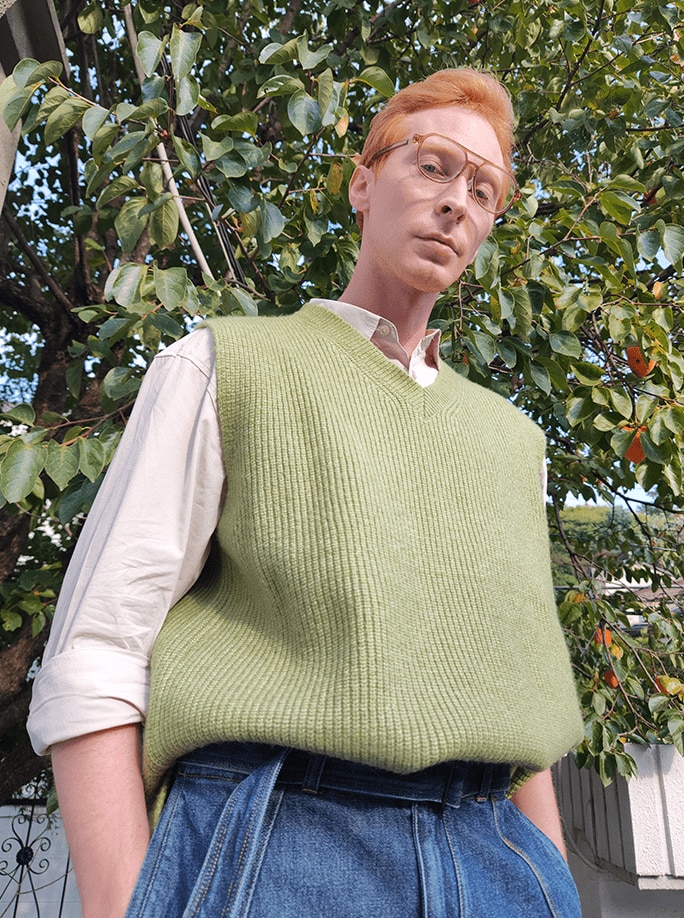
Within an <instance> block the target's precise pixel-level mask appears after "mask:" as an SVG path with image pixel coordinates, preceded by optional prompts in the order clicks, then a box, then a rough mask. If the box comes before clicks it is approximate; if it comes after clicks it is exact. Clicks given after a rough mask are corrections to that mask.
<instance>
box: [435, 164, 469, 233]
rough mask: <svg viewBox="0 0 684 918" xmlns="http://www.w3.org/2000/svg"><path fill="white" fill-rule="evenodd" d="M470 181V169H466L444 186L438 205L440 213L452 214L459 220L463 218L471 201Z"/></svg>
mask: <svg viewBox="0 0 684 918" xmlns="http://www.w3.org/2000/svg"><path fill="white" fill-rule="evenodd" d="M470 181H471V180H470V176H469V175H468V170H467V169H464V170H463V172H461V174H460V175H459V176H458V177H457V178H455V179H454V180H453V181H451V182H448V183H447V184H445V185H444V186H443V190H442V193H441V194H440V196H439V198H438V205H437V206H438V210H439V213H440V214H445V215H446V214H451V215H452V217H453V218H455V219H456V220H459V221H460V220H462V219H463V217H464V216H465V215H466V213H467V211H468V205H469V203H470V202H469V200H468V199H469V197H470V191H469V188H470Z"/></svg>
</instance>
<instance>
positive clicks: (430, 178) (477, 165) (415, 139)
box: [365, 131, 522, 217]
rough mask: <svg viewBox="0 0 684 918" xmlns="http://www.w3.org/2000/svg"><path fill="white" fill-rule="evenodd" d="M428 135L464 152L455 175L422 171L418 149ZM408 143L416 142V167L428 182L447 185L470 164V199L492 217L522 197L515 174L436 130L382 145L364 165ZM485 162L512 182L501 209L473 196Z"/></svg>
mask: <svg viewBox="0 0 684 918" xmlns="http://www.w3.org/2000/svg"><path fill="white" fill-rule="evenodd" d="M428 137H441V138H443V139H444V140H448V141H449V143H453V144H454V145H455V146H457V147H458V148H459V149H460V150H462V151H463V152H464V153H465V164H464V166H463V168H462V169H461V171H460V172H459V173H457V174H456V175H453V176H452V177H451V178H447V179H441V178H437V177H433V176H430V175H428V174H427V173H426V172H424V171H423V170H422V169H421V168H420V162H419V157H420V150H421V147H422V145H423V142H424V141H425V140H427V138H428ZM410 143H417V144H418V147H417V149H416V167H417V168H418V171H419V172H420V174H421V175H422V176H423V177H424V178H426V179H427V180H428V181H429V182H435V183H437V184H438V185H448V184H449V182H455V181H456V179H457V178H460V176H461V175H463V173H464V172H465V170H466V169H467V168H468V166H469V165H470V166H472V172H471V176H470V184H469V187H468V191H469V193H470V195H471V197H472V199H473V200H474V201H475V203H476V204H477V206H478V207H480V208H481V209H482V210H484V212H485V213H487V214H492V215H493V216H494V217H501V216H503V214H505V213H507V212H508V211H509V210H510V209H511V207H513V205H514V204H515V203H516V202H517V201H519V200H520V198H521V197H522V195H521V193H520V189H519V188H518V183H517V182H516V180H515V176H514V175H513V173H512V172H508V171H507V170H506V169H503V168H502V167H501V166H497V165H496V163H493V162H490V160H488V159H485V158H484V157H482V156H479V155H478V154H477V153H475V152H474V151H473V150H469V149H468V147H464V146H463V144H462V143H459V142H458V141H457V140H454V139H453V137H447V136H446V134H439V133H438V132H437V131H431V132H430V133H429V134H413V135H412V136H411V137H407V138H406V139H405V140H399V141H397V143H392V144H390V145H389V146H388V147H383V148H382V150H378V151H377V153H374V154H373V155H372V156H371V158H370V159H369V160H368V162H367V163H365V165H366V166H368V167H370V166H372V165H373V163H374V162H375V160H376V159H378V157H380V156H384V155H385V154H386V153H391V152H392V150H398V149H399V148H400V147H407V146H408V145H409V144H410ZM470 156H475V157H477V158H478V159H480V160H482V162H480V163H476V162H474V161H473V160H472V159H470V158H469V157H470ZM485 163H486V164H487V165H488V166H493V167H494V168H495V169H498V170H499V171H500V172H503V173H504V175H505V176H507V178H509V179H510V180H511V182H512V184H513V197H512V198H511V200H510V201H509V202H508V204H507V205H506V207H504V208H503V210H487V208H486V207H485V206H484V205H483V204H482V203H481V202H480V201H479V200H478V199H477V198H476V197H475V195H474V194H473V192H472V189H473V180H474V178H475V176H476V175H477V170H478V169H479V168H480V166H482V165H484V164H485Z"/></svg>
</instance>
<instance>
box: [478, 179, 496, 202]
mask: <svg viewBox="0 0 684 918" xmlns="http://www.w3.org/2000/svg"><path fill="white" fill-rule="evenodd" d="M473 193H474V195H475V197H476V198H477V199H478V201H481V202H482V203H483V204H492V203H494V201H496V200H497V198H498V194H497V191H496V188H494V186H493V185H489V184H488V183H486V182H478V183H477V184H476V185H475V188H474V189H473Z"/></svg>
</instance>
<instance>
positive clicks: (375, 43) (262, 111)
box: [0, 0, 684, 797]
mask: <svg viewBox="0 0 684 918" xmlns="http://www.w3.org/2000/svg"><path fill="white" fill-rule="evenodd" d="M683 7H684V4H683V3H682V2H681V0H673V2H658V0H636V2H634V0H630V2H629V3H628V2H626V0H561V2H558V0H540V2H537V3H536V4H535V5H534V7H533V9H532V10H531V9H530V6H529V4H525V3H523V2H522V0H503V2H495V0H483V2H478V0H419V2H412V3H408V2H401V0H394V2H388V3H382V2H375V0H374V2H366V0H364V2H360V3H359V2H355V0H328V2H327V3H326V4H324V5H321V4H319V3H317V2H312V0H290V2H289V3H285V2H282V3H279V2H275V0H251V2H247V3H238V2H235V0H220V2H218V0H207V2H206V3H204V5H202V6H199V5H195V4H193V3H190V4H188V5H186V6H183V5H182V4H175V3H162V2H161V0H140V2H138V3H136V4H135V5H132V6H124V7H121V6H119V5H118V4H117V3H116V2H115V0H108V2H107V3H105V2H103V0H89V2H87V3H85V4H84V3H82V2H74V0H72V2H70V3H69V4H66V5H63V7H62V18H61V22H62V27H63V31H64V35H65V40H66V43H67V47H68V48H69V49H70V51H71V62H72V65H71V75H70V77H69V78H68V79H67V78H66V77H65V76H64V75H63V74H61V72H60V68H59V67H58V66H57V65H52V64H45V65H38V64H37V63H36V62H35V61H33V62H32V61H23V62H21V63H20V64H19V65H18V66H17V68H16V69H15V71H14V74H13V76H12V77H10V78H8V79H7V80H5V82H4V83H3V84H2V86H0V106H1V107H2V109H3V111H4V117H5V119H6V120H7V121H8V123H9V124H10V125H13V124H15V123H17V122H18V120H19V119H23V132H24V147H23V154H22V159H21V160H20V162H19V165H18V167H17V172H16V179H15V181H14V184H13V186H12V189H11V193H10V194H9V195H8V198H7V201H6V204H5V207H4V210H3V215H2V221H1V222H0V265H1V266H2V271H1V274H2V277H1V278H0V309H2V314H3V316H4V320H5V321H4V327H5V331H4V341H3V350H4V354H5V366H6V370H5V375H4V378H3V381H2V386H3V396H2V397H3V401H4V405H3V409H4V414H3V415H2V422H1V423H2V425H3V426H2V434H1V435H0V456H1V457H2V465H1V466H0V492H1V494H2V502H3V506H2V509H1V510H0V538H1V539H2V565H1V568H0V578H1V579H2V598H3V606H2V613H1V616H2V617H1V622H2V631H1V632H0V635H1V637H0V640H1V641H2V645H0V646H2V647H3V648H4V649H3V650H2V655H3V659H2V672H3V684H2V687H1V689H0V692H2V693H4V694H3V695H2V697H3V698H4V699H5V700H8V701H9V707H3V708H2V710H3V711H7V712H8V713H6V714H3V716H2V718H0V733H1V734H2V735H3V739H2V746H1V747H0V748H1V749H2V750H3V753H2V754H3V755H4V760H3V761H2V763H0V797H2V796H3V795H6V793H7V791H8V790H9V789H10V788H11V787H12V785H13V784H14V785H16V784H20V783H22V781H24V780H26V778H27V777H29V776H30V773H31V772H32V771H35V769H36V768H38V767H40V765H41V763H39V762H38V763H37V762H36V761H35V760H34V759H32V758H31V756H30V754H29V753H28V752H27V745H26V741H25V739H24V738H23V732H22V726H21V725H22V721H23V717H24V715H25V710H26V699H27V696H28V691H29V686H28V683H27V672H28V671H29V670H30V669H31V667H32V665H33V663H34V661H35V660H36V659H37V657H38V656H39V654H40V649H41V646H42V644H43V642H44V640H45V636H46V633H47V630H48V628H49V621H50V616H51V613H52V609H53V605H54V599H55V595H56V593H57V591H58V589H59V583H60V577H61V572H62V570H63V568H64V564H65V561H66V559H67V558H68V554H69V550H70V547H71V545H72V544H73V540H74V538H75V537H76V535H77V533H78V530H79V527H80V524H81V522H82V519H83V515H84V514H85V513H86V512H87V510H88V508H89V506H90V504H91V502H92V500H93V497H94V495H95V493H96V491H97V486H98V484H99V482H100V480H101V477H102V474H103V472H104V470H105V468H106V466H107V464H108V462H109V461H110V459H111V456H112V453H113V451H114V449H115V447H116V443H117V441H118V438H119V436H120V433H121V430H122V427H123V425H124V424H125V422H126V418H127V415H128V413H129V411H130V407H131V405H132V402H133V400H134V398H135V393H136V391H137V389H138V386H139V384H140V379H141V376H142V375H143V372H144V369H145V367H146V366H147V365H148V364H149V362H150V360H151V359H152V357H153V356H154V354H155V353H156V352H157V351H158V349H159V348H160V347H162V346H164V345H166V344H168V343H169V342H171V341H173V340H176V339H177V338H179V337H180V336H181V335H183V334H184V333H185V332H186V331H187V330H188V328H189V327H190V326H191V325H192V324H194V323H195V322H196V321H197V319H198V318H199V317H201V316H205V315H212V314H223V313H231V312H244V313H247V314H253V313H255V312H257V311H259V312H262V313H273V312H287V311H292V310H294V309H296V308H297V307H298V306H299V305H300V304H301V303H302V302H303V301H305V300H306V299H308V298H309V297H311V296H316V295H319V296H320V295H323V296H325V295H332V296H334V295H335V293H336V292H337V291H339V290H341V289H343V287H344V285H345V283H346V281H347V279H348V278H349V276H350V272H351V270H352V267H353V263H354V257H355V254H356V251H357V247H358V239H359V235H358V230H357V229H356V227H355V225H354V223H353V221H352V218H351V216H350V214H349V208H348V205H347V203H346V187H347V183H348V180H349V177H350V175H351V172H352V170H353V159H352V157H353V154H354V153H356V152H358V151H359V150H360V148H361V145H362V142H363V137H364V136H365V132H366V129H367V126H368V122H369V120H370V118H371V116H372V115H373V113H374V112H375V110H376V109H377V107H378V105H379V104H380V103H381V102H382V100H383V99H384V98H385V97H386V96H389V95H391V94H392V93H393V92H394V91H395V90H396V89H397V88H398V87H400V86H403V85H405V84H406V83H407V82H410V81H411V80H414V79H419V78H421V77H422V76H423V75H424V74H425V73H427V72H430V71H433V70H436V69H439V68H441V67H445V66H459V65H464V64H467V65H472V66H476V67H482V68H486V69H489V70H491V71H493V72H494V73H495V74H497V75H498V76H500V77H501V78H502V79H503V81H504V82H505V84H506V85H507V87H508V88H509V89H510V91H511V94H512V96H513V98H514V103H515V108H516V112H517V116H518V118H519V128H518V138H519V141H518V149H517V153H516V166H515V167H516V174H517V178H518V182H519V184H520V186H521V189H522V192H523V194H522V199H521V201H520V202H519V203H518V204H517V205H516V206H515V207H514V209H513V210H512V211H511V212H510V213H509V214H508V215H507V216H506V217H505V218H504V219H502V220H500V221H498V223H497V225H496V227H495V230H494V233H493V235H492V237H491V239H490V240H489V241H487V242H486V243H485V244H484V245H483V247H482V249H481V250H480V253H479V254H478V257H477V259H476V262H475V264H474V266H473V268H472V270H471V271H469V272H468V274H467V275H465V276H464V277H463V278H462V279H461V281H460V282H459V284H458V285H457V286H456V287H455V288H454V289H452V290H450V291H448V293H447V294H445V295H444V296H443V297H442V298H441V299H440V301H439V302H438V304H437V307H436V309H435V313H434V316H433V321H434V324H435V325H436V326H437V327H438V328H440V329H441V331H442V336H443V337H442V353H443V357H444V359H445V360H446V361H447V362H449V363H450V364H451V365H452V366H453V367H454V368H455V369H456V370H457V371H458V372H459V373H462V374H464V375H468V376H470V377H471V378H472V379H474V380H475V381H477V382H478V383H480V384H482V385H484V386H491V387H493V388H495V389H497V390H498V391H500V392H502V393H503V394H505V395H507V396H508V397H510V398H511V399H512V400H513V401H515V403H516V404H517V405H519V406H520V407H521V408H522V409H523V410H524V411H527V412H528V413H529V414H530V415H531V416H533V417H534V418H535V419H537V420H538V421H539V423H540V424H541V425H542V426H543V427H544V429H545V430H546V431H547V433H548V437H549V458H550V485H549V493H550V504H549V511H550V519H551V523H552V534H553V536H554V538H555V539H556V540H558V541H560V542H562V543H563V545H564V547H565V549H566V550H568V551H569V557H570V558H571V559H573V560H572V567H573V573H574V579H575V582H574V583H571V584H567V583H566V584H565V586H564V587H563V589H562V590H561V595H560V597H559V598H560V600H561V603H560V609H561V614H562V616H563V621H564V624H565V626H566V628H567V630H568V640H569V642H570V644H571V648H572V650H573V659H574V661H575V665H576V667H577V672H578V679H579V684H580V690H581V693H582V697H583V701H584V704H585V710H586V714H587V724H588V728H587V741H586V743H585V745H584V747H583V749H582V750H580V756H581V758H582V760H583V761H584V762H585V764H594V765H596V767H597V768H598V769H599V770H600V771H601V773H602V775H603V777H604V778H605V779H606V780H609V779H610V777H611V776H612V775H613V774H614V773H615V770H616V768H619V769H620V770H621V771H623V772H625V771H627V772H628V771H629V770H630V769H631V767H632V766H631V764H630V763H631V760H630V759H629V757H628V756H627V755H626V753H625V752H624V748H623V742H624V740H625V739H641V740H647V739H650V738H653V737H655V738H657V739H659V740H660V741H674V742H676V743H677V746H678V748H679V750H680V751H682V752H684V744H683V743H684V740H683V737H684V711H683V708H682V700H681V695H682V693H680V692H679V689H678V688H677V684H680V683H678V680H679V678H680V677H681V676H682V667H683V664H682V655H681V639H682V629H681V621H680V618H679V617H678V616H677V614H675V613H676V611H677V610H676V609H673V608H670V606H671V605H672V604H671V603H670V602H669V600H668V597H667V595H665V594H659V597H658V598H657V600H656V601H655V602H656V605H655V606H654V607H651V606H649V608H648V609H646V610H644V611H646V613H647V615H648V616H649V621H650V626H649V628H648V629H647V633H646V635H645V636H642V637H641V638H633V637H631V636H630V633H629V622H628V620H627V618H626V614H625V610H626V609H627V608H628V607H629V609H630V610H631V611H638V610H639V609H640V608H641V605H640V602H639V600H638V598H637V597H636V596H634V595H632V594H629V591H627V593H625V594H624V595H622V597H618V600H617V601H616V600H615V599H612V600H611V602H607V601H606V600H605V599H603V598H601V594H600V590H599V587H598V586H597V584H598V583H599V580H597V575H598V574H599V573H600V571H598V570H597V569H596V565H594V566H593V567H592V569H589V568H588V567H587V566H586V565H585V564H583V561H582V557H581V551H576V550H575V549H573V546H572V544H571V543H570V540H569V537H568V534H567V532H566V531H565V528H564V526H563V522H562V517H561V510H562V508H563V507H564V505H565V503H566V500H567V499H568V497H570V496H576V497H583V498H592V497H598V498H600V499H603V500H605V501H607V502H608V503H614V502H615V501H616V500H617V499H618V498H619V497H620V496H622V499H623V500H625V501H626V505H627V507H628V508H629V509H630V512H631V513H632V516H633V518H634V519H635V520H638V524H637V526H636V528H635V527H631V528H627V529H625V531H624V533H625V534H623V535H621V536H620V537H619V539H618V543H616V544H617V548H616V550H615V551H613V552H608V553H606V559H607V560H605V561H604V562H602V563H604V566H606V567H607V569H608V570H609V571H612V570H613V568H615V569H617V568H619V567H622V568H623V569H625V570H627V569H629V570H636V569H638V571H639V576H648V577H650V578H651V580H652V581H653V583H654V585H655V586H656V587H658V588H659V589H660V590H661V591H662V590H668V589H670V588H671V587H672V585H673V584H674V583H675V582H676V581H677V580H678V579H679V578H681V577H682V575H683V573H684V572H683V571H682V557H681V552H680V551H678V550H677V541H676V540H677V539H678V538H679V535H678V534H677V533H678V531H679V530H678V529H677V526H676V525H670V526H669V527H665V528H663V527H659V530H660V535H659V538H658V539H656V538H655V535H654V534H653V532H652V527H651V523H650V519H649V518H648V517H646V516H644V514H643V513H641V514H640V513H637V510H638V509H639V508H640V507H641V504H640V503H639V502H637V501H635V499H634V498H633V497H631V496H630V494H631V493H632V489H633V488H634V487H635V486H636V485H640V486H642V487H643V488H644V489H645V490H646V491H648V492H649V498H648V502H649V503H651V504H652V505H653V506H656V507H657V508H659V512H660V513H661V514H662V515H664V516H665V517H666V518H667V519H668V520H671V521H677V520H680V519H681V516H679V514H681V512H682V461H681V459H682V443H683V432H684V400H683V398H682V385H683V380H684V358H683V356H682V342H683V330H682V319H681V317H682V306H683V299H682V255H683V253H684V230H683V229H682V226H681V214H682V203H683V201H684V180H683V178H682V171H681V167H680V162H681V154H682V150H683V149H684V140H682V139H681V126H682V104H681V93H680V91H679V90H680V87H681V79H682V68H683V66H684V65H683V56H684V45H683V43H682V39H681V37H680V33H679V31H678V22H679V18H680V16H681V12H682V8H683ZM639 448H640V450H641V451H639ZM444 502H445V505H446V506H447V507H448V495H444ZM679 525H680V527H681V524H679ZM616 538H617V537H616ZM568 587H569V590H568ZM628 594H629V595H628ZM653 616H656V618H653ZM608 624H609V625H610V628H611V629H612V632H611V634H614V635H616V636H617V637H616V638H615V643H611V645H610V646H611V647H613V646H617V645H618V644H619V645H620V646H621V647H622V649H623V653H622V655H621V656H620V658H618V656H617V655H616V654H615V653H612V654H611V656H610V658H609V662H610V670H611V672H612V673H613V678H611V679H610V683H611V684H610V685H609V684H608V683H607V682H606V681H605V680H603V681H601V680H602V676H601V673H602V672H605V671H607V669H608V666H607V664H606V662H605V657H601V656H600V655H601V654H604V655H605V653H608V652H610V648H609V647H607V642H606V641H605V640H604V639H603V638H602V639H601V643H600V644H596V643H595V642H594V639H593V636H594V635H595V633H596V629H597V628H601V629H602V630H601V633H602V635H605V633H606V626H607V625H608ZM644 642H645V643H644ZM645 644H648V653H645V652H644V646H645ZM597 648H598V649H597ZM597 654H599V657H597V656H596V655H597ZM596 673H598V679H597V678H595V674H596ZM5 674H6V675H7V678H6V679H5ZM658 675H661V676H662V677H663V680H665V678H667V679H670V682H669V683H668V682H666V681H662V684H661V683H660V682H658V681H657V676H658ZM613 682H614V683H615V684H613ZM668 686H669V688H668ZM610 692H612V695H610V694H609V693H610ZM596 698H602V699H603V702H601V701H598V702H597V701H595V700H594V699H596Z"/></svg>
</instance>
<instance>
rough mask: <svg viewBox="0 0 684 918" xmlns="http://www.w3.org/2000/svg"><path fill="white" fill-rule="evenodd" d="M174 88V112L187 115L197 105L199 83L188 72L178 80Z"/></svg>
mask: <svg viewBox="0 0 684 918" xmlns="http://www.w3.org/2000/svg"><path fill="white" fill-rule="evenodd" d="M176 89H177V98H176V114H177V115H187V114H189V113H190V112H191V111H193V110H194V109H195V108H196V107H197V103H198V101H199V83H198V82H197V80H196V79H195V78H194V76H192V74H188V76H186V77H183V79H182V80H179V81H178V83H177V85H176Z"/></svg>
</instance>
